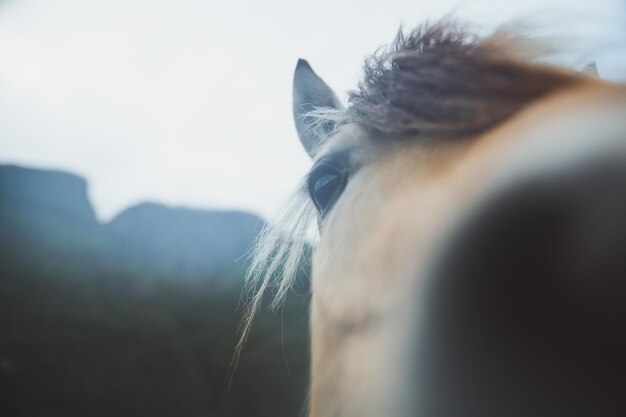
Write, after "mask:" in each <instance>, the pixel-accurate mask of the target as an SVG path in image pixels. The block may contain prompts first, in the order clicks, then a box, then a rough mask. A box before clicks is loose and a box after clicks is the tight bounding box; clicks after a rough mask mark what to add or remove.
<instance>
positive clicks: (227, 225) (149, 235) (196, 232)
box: [105, 203, 264, 276]
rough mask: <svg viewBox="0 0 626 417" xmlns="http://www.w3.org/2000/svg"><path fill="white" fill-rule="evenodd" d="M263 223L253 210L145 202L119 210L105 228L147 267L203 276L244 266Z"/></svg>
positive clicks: (117, 242)
mask: <svg viewBox="0 0 626 417" xmlns="http://www.w3.org/2000/svg"><path fill="white" fill-rule="evenodd" d="M263 225H264V222H263V220H261V219H260V218H259V217H257V216H255V215H253V214H250V213H244V212H239V211H209V210H193V209H187V208H171V207H166V206H163V205H161V204H155V203H143V204H139V205H137V206H134V207H131V208H129V209H127V210H125V211H124V212H122V213H120V214H119V215H118V216H117V217H115V218H114V219H113V220H112V221H111V222H110V223H108V224H107V225H106V226H105V228H106V230H107V231H108V232H109V234H110V235H111V236H112V237H113V238H114V240H115V244H116V246H117V247H119V248H120V249H121V250H122V251H123V252H125V253H126V254H127V255H129V256H131V257H132V258H133V259H135V260H136V261H138V262H140V264H141V265H142V266H144V267H153V268H156V269H157V270H161V271H168V273H173V274H177V275H179V276H198V275H202V274H206V273H212V274H218V275H219V274H224V273H227V272H229V271H231V270H233V269H238V270H240V269H241V264H242V262H243V261H244V260H245V257H246V254H247V252H248V251H249V250H250V248H251V246H252V244H253V242H254V240H255V239H256V237H257V236H258V234H259V232H260V231H261V228H262V227H263Z"/></svg>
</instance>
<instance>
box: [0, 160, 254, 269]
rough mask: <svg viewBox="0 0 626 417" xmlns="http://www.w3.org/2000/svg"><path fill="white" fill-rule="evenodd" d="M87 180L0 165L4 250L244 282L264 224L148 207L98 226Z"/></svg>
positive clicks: (249, 217) (235, 215)
mask: <svg viewBox="0 0 626 417" xmlns="http://www.w3.org/2000/svg"><path fill="white" fill-rule="evenodd" d="M87 189H88V184H87V181H85V179H84V178H81V177H80V176H77V175H74V174H71V173H67V172H61V171H52V170H42V169H32V168H25V167H19V166H15V165H0V231H1V232H2V235H3V237H0V244H14V242H22V243H23V244H26V245H32V244H34V242H36V243H37V244H38V245H48V246H49V247H50V248H54V250H59V249H62V248H64V247H68V248H71V249H72V250H75V249H77V248H78V249H82V250H85V251H89V252H91V253H92V254H93V253H94V252H95V253H96V254H97V255H98V256H101V257H102V258H103V259H111V257H114V258H115V262H118V263H119V262H128V263H129V264H132V265H134V266H135V267H138V268H141V269H145V270H146V271H149V272H150V273H157V275H159V276H166V277H171V278H172V279H183V278H193V279H209V278H213V277H215V276H224V275H238V276H241V271H242V268H243V264H244V261H245V255H246V252H247V251H248V250H249V248H250V247H251V246H252V244H253V242H254V240H255V239H256V237H257V235H258V233H259V231H260V230H261V229H262V227H263V226H264V221H263V220H262V219H261V218H260V217H258V216H256V215H254V214H251V213H246V212H243V211H216V210H200V209H188V208H179V207H168V206H165V205H162V204H158V203H142V204H138V205H135V206H133V207H129V208H128V209H126V210H124V211H123V212H121V213H120V214H119V215H117V216H116V217H115V218H114V219H112V220H111V221H110V222H108V223H105V224H102V223H99V222H98V220H97V219H96V217H95V213H94V210H93V206H92V205H91V202H90V201H89V198H88V194H87Z"/></svg>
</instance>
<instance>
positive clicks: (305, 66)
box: [296, 58, 313, 71]
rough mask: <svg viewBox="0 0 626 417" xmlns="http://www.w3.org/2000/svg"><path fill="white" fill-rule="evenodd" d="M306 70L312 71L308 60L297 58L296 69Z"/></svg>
mask: <svg viewBox="0 0 626 417" xmlns="http://www.w3.org/2000/svg"><path fill="white" fill-rule="evenodd" d="M302 70H308V71H313V69H312V68H311V65H310V64H309V61H307V60H306V59H302V58H298V63H297V64H296V71H302Z"/></svg>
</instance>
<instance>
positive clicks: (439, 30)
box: [231, 20, 581, 377]
mask: <svg viewBox="0 0 626 417" xmlns="http://www.w3.org/2000/svg"><path fill="white" fill-rule="evenodd" d="M546 49H547V48H545V44H544V45H542V44H540V43H538V42H536V41H531V39H530V38H528V37H524V36H521V35H518V34H515V32H514V31H508V30H504V29H500V30H497V31H495V32H493V33H492V34H490V35H488V36H484V37H481V36H478V35H476V34H473V33H471V32H470V31H467V30H466V29H464V28H463V27H462V26H461V25H459V24H457V23H455V22H452V21H450V20H443V21H439V22H437V23H434V24H428V23H427V24H424V25H421V26H418V27H417V28H415V29H413V30H412V31H410V32H404V31H403V30H402V28H401V29H400V30H399V31H398V34H397V35H396V37H395V39H394V41H393V42H392V43H391V44H390V45H388V46H386V47H382V48H381V49H379V50H378V51H377V52H375V53H374V54H373V55H372V56H370V57H368V58H367V59H366V60H365V64H364V68H363V72H364V77H363V79H362V81H361V82H360V83H359V84H358V89H357V90H355V91H351V92H349V95H348V98H349V100H348V102H349V105H348V107H347V108H346V109H337V110H336V109H316V110H313V111H312V112H311V113H310V115H311V116H312V117H313V118H315V119H316V121H317V122H319V123H326V122H330V123H332V124H335V125H341V124H345V123H358V124H360V125H362V126H365V127H367V128H370V129H372V130H374V131H376V132H377V133H378V134H379V135H382V136H398V135H399V136H402V135H412V136H415V137H417V138H419V137H423V136H429V137H433V136H437V137H462V136H465V135H469V134H476V133H479V132H482V131H485V130H487V129H489V128H491V127H493V126H495V125H496V124H498V123H500V122H502V121H504V120H505V119H507V118H508V117H510V116H512V115H513V114H514V113H515V112H517V111H519V110H520V109H521V108H523V107H524V106H525V105H527V104H529V103H531V102H532V101H534V100H536V99H538V98H540V97H542V96H544V95H546V94H548V93H550V92H552V91H556V90H558V89H561V88H564V87H566V86H568V85H570V84H572V83H574V82H576V81H577V80H580V79H581V78H580V76H579V75H577V74H575V73H574V72H571V71H565V70H563V69H560V68H558V67H555V66H550V65H546V64H541V63H539V62H538V61H537V59H538V58H540V57H541V56H543V54H544V52H546ZM314 219H315V209H314V207H313V205H312V204H311V202H310V201H309V198H308V196H307V193H306V187H304V185H301V187H300V188H299V189H298V191H297V192H296V193H295V194H294V196H293V197H292V199H291V200H290V203H289V204H288V205H286V206H285V208H284V209H283V210H282V211H281V212H280V213H279V216H278V217H277V218H276V219H275V221H274V222H271V225H268V226H267V228H266V230H265V231H263V232H262V234H261V236H260V238H259V239H258V241H257V244H256V245H255V248H254V249H253V251H252V254H251V258H252V262H251V266H250V268H249V270H248V273H247V277H246V289H245V290H244V296H245V298H246V300H244V301H245V305H246V307H245V313H244V319H243V322H242V327H241V336H240V339H239V343H238V344H237V347H236V350H235V357H234V359H233V362H232V363H231V370H234V368H235V367H236V365H237V363H238V360H239V355H240V353H241V349H242V348H243V346H244V344H245V342H246V339H247V337H248V335H249V332H250V326H251V323H252V321H253V319H254V317H255V315H256V313H257V312H258V310H259V308H260V306H261V304H262V301H263V298H264V295H265V294H266V291H267V290H268V289H271V288H274V289H275V296H274V301H273V303H272V304H271V307H272V308H274V309H275V308H277V307H279V306H280V305H281V301H282V300H283V299H284V297H285V296H286V294H287V293H288V291H289V290H290V288H291V286H292V284H293V281H294V277H295V275H296V273H297V272H298V269H299V267H300V265H301V262H302V258H303V257H304V256H305V253H306V246H307V234H308V231H309V230H310V227H311V224H312V223H313V221H314ZM231 377H232V373H231Z"/></svg>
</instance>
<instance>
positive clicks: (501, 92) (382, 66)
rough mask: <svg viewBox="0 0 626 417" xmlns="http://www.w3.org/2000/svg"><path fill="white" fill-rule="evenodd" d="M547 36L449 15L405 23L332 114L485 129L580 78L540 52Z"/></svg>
mask: <svg viewBox="0 0 626 417" xmlns="http://www.w3.org/2000/svg"><path fill="white" fill-rule="evenodd" d="M551 49H552V48H551V45H550V43H549V42H547V40H545V39H544V40H542V41H540V40H538V39H532V38H530V37H528V36H523V35H522V34H521V30H520V29H519V28H517V29H515V28H512V27H509V28H506V27H501V28H500V29H497V30H495V31H494V32H492V33H491V34H489V35H487V36H479V35H477V34H475V33H472V32H471V31H469V30H467V29H465V27H464V26H463V25H461V24H459V23H457V22H455V21H452V20H449V19H446V20H442V21H438V22H436V23H434V24H428V23H426V24H423V25H420V26H418V27H416V28H415V29H413V30H412V31H410V32H405V31H403V30H402V28H401V29H400V30H399V31H398V33H397V35H396V37H395V39H394V41H393V42H392V43H391V44H390V45H388V46H385V47H382V48H380V49H379V50H378V51H377V52H375V53H374V54H373V55H371V56H370V57H368V58H367V59H366V60H365V64H364V67H363V73H364V76H363V79H362V81H361V82H360V83H359V85H358V88H357V89H356V90H355V91H351V92H349V94H348V103H349V106H348V107H347V109H345V110H340V111H337V112H334V114H331V113H330V112H327V111H322V112H320V113H317V117H318V118H320V116H321V118H322V119H323V118H326V117H328V118H330V119H332V120H333V121H335V122H337V121H339V122H341V123H358V124H360V125H362V126H365V127H368V128H370V129H372V130H374V131H375V132H376V133H377V134H379V135H383V136H405V135H411V136H412V137H425V136H427V137H448V138H450V137H463V136H468V135H473V134H477V133H480V132H483V131H486V130H488V129H490V128H492V127H494V126H495V125H497V124H498V123H500V122H502V121H504V120H506V119H508V118H509V117H511V116H512V115H513V114H515V113H516V112H517V111H519V110H520V109H522V108H523V107H524V106H526V105H527V104H529V103H531V102H533V101H535V100H537V99H539V98H541V97H542V96H545V95H547V94H549V93H551V92H553V91H556V90H559V89H562V88H564V87H566V86H568V85H570V84H572V83H575V82H577V81H580V79H581V78H580V75H578V74H576V73H574V72H572V71H565V70H563V69H561V68H558V67H556V66H553V65H547V64H541V63H539V59H540V58H543V57H545V56H546V55H548V54H549V53H551V52H552V50H551Z"/></svg>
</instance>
